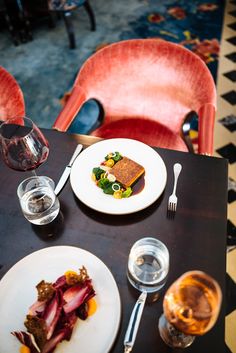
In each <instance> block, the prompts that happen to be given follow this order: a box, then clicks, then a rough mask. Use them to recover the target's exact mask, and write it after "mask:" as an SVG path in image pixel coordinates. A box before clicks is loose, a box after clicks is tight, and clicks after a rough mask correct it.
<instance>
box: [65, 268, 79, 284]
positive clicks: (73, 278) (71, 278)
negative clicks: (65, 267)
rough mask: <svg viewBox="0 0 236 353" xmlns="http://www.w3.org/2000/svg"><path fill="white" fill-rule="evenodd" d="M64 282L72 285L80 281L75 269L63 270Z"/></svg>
mask: <svg viewBox="0 0 236 353" xmlns="http://www.w3.org/2000/svg"><path fill="white" fill-rule="evenodd" d="M65 277H66V283H67V284H69V285H74V284H76V283H78V282H79V281H80V276H79V275H78V273H77V272H75V271H71V270H69V271H66V272H65Z"/></svg>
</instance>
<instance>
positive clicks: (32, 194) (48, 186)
mask: <svg viewBox="0 0 236 353" xmlns="http://www.w3.org/2000/svg"><path fill="white" fill-rule="evenodd" d="M17 195H18V198H19V201H20V206H21V209H22V211H23V214H24V216H25V218H26V219H27V220H28V221H29V222H31V223H33V224H37V225H44V224H48V223H50V222H52V221H53V220H54V219H55V218H56V217H57V215H58V213H59V210H60V203H59V200H58V198H57V196H56V195H55V193H54V181H53V180H52V179H50V178H49V177H46V176H32V177H30V178H27V179H25V180H23V181H22V182H21V183H20V185H19V186H18V189H17Z"/></svg>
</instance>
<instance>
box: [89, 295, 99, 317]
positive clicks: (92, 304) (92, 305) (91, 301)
mask: <svg viewBox="0 0 236 353" xmlns="http://www.w3.org/2000/svg"><path fill="white" fill-rule="evenodd" d="M87 304H88V316H91V315H93V314H94V313H95V311H96V310H97V302H96V300H95V298H91V299H89V300H88V302H87Z"/></svg>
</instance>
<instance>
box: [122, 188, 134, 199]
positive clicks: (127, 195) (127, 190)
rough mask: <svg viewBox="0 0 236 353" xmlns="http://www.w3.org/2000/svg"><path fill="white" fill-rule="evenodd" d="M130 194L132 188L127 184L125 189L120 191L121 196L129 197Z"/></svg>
mask: <svg viewBox="0 0 236 353" xmlns="http://www.w3.org/2000/svg"><path fill="white" fill-rule="evenodd" d="M131 194H132V189H131V187H130V186H129V187H128V188H127V189H126V190H125V191H123V192H122V197H129V196H130V195H131Z"/></svg>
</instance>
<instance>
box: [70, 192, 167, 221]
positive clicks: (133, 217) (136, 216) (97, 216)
mask: <svg viewBox="0 0 236 353" xmlns="http://www.w3.org/2000/svg"><path fill="white" fill-rule="evenodd" d="M163 198H164V193H163V194H162V195H161V196H160V197H159V199H158V200H157V201H155V202H154V203H153V204H152V205H150V206H149V207H147V208H145V209H143V210H141V211H138V212H134V213H129V214H123V215H110V214H105V213H102V212H99V211H95V210H93V209H91V208H90V207H88V206H86V205H85V204H83V203H82V202H81V201H80V200H78V198H77V197H76V196H75V195H74V199H75V202H76V204H77V206H78V207H79V208H80V210H81V212H83V213H84V214H85V215H86V216H88V217H90V218H92V219H93V220H95V221H96V222H98V223H102V224H107V225H115V224H117V225H128V224H132V223H137V222H141V221H143V220H144V219H146V218H148V217H149V216H151V215H152V214H153V213H154V212H156V210H157V209H158V208H159V207H160V204H161V202H162V200H163ZM101 215H103V216H101Z"/></svg>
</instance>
